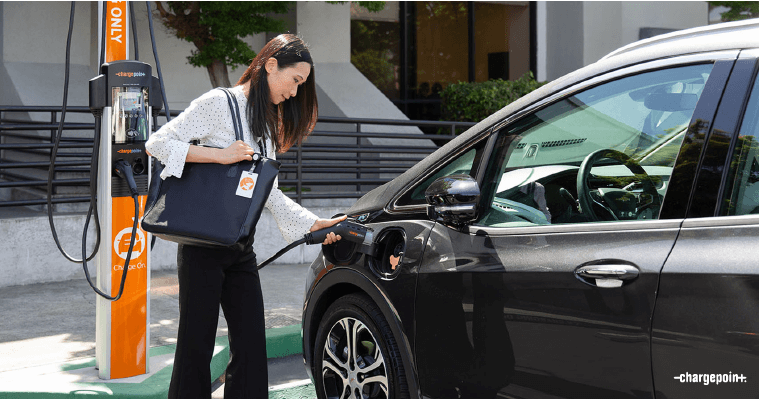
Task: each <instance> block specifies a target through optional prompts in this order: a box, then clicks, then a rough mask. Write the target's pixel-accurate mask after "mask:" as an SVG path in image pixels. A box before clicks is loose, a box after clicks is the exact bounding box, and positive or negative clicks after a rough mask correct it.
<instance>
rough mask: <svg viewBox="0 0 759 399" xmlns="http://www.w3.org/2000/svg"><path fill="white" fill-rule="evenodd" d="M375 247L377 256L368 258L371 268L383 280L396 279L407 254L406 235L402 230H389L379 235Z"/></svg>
mask: <svg viewBox="0 0 759 399" xmlns="http://www.w3.org/2000/svg"><path fill="white" fill-rule="evenodd" d="M375 245H376V252H375V253H376V255H375V256H371V257H368V262H369V268H370V269H371V270H372V272H374V273H375V274H376V275H377V276H378V277H379V278H381V279H385V280H392V279H394V278H396V277H397V276H398V274H400V272H401V265H402V264H403V256H404V254H405V252H406V233H405V232H404V231H403V229H401V228H392V227H391V228H387V229H385V230H382V231H381V232H380V233H379V234H378V235H377V238H376V239H375Z"/></svg>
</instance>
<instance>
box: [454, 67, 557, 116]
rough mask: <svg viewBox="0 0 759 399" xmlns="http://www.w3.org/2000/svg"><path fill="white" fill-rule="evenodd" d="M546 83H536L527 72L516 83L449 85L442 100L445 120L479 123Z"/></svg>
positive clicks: (511, 81) (512, 81) (500, 81)
mask: <svg viewBox="0 0 759 399" xmlns="http://www.w3.org/2000/svg"><path fill="white" fill-rule="evenodd" d="M545 83H546V82H537V81H536V80H535V79H534V78H533V76H532V72H528V73H526V74H524V75H522V77H520V78H519V79H517V80H502V79H495V80H488V81H486V82H472V83H469V82H459V83H454V84H451V85H448V86H447V87H446V88H445V89H443V91H442V92H440V95H441V97H442V99H443V108H442V118H443V120H445V121H458V122H479V121H481V120H483V119H485V118H486V117H488V116H490V115H491V114H493V113H494V112H496V111H498V110H500V109H501V108H503V107H505V106H506V105H508V104H510V103H512V102H514V101H515V100H517V99H518V98H520V97H522V96H524V95H525V94H527V93H529V92H531V91H533V90H535V89H537V88H538V87H540V86H542V85H544V84H545Z"/></svg>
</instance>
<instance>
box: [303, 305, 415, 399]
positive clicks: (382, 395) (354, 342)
mask: <svg viewBox="0 0 759 399" xmlns="http://www.w3.org/2000/svg"><path fill="white" fill-rule="evenodd" d="M313 359H314V380H315V382H316V393H317V395H318V397H319V398H320V399H327V398H329V399H349V398H353V399H375V398H376V399H390V398H408V397H409V395H408V386H407V384H406V376H405V374H404V372H403V365H402V363H401V357H400V352H399V350H398V346H397V344H396V342H395V339H394V338H393V334H392V332H391V331H390V326H389V325H388V324H387V321H386V320H385V318H384V317H383V316H382V312H381V311H380V309H379V308H378V307H377V305H376V304H375V303H374V302H372V301H371V300H370V299H369V298H367V297H366V296H364V295H358V294H351V295H347V296H344V297H342V298H340V299H338V300H337V301H335V302H334V303H333V304H332V305H331V306H330V307H329V309H327V312H326V313H325V314H324V317H323V318H322V321H321V323H320V324H319V330H318V331H317V333H316V343H315V345H314V356H313Z"/></svg>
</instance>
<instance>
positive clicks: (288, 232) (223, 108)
mask: <svg viewBox="0 0 759 399" xmlns="http://www.w3.org/2000/svg"><path fill="white" fill-rule="evenodd" d="M231 91H232V93H233V94H234V95H235V97H236V98H237V103H238V105H239V108H240V117H241V118H242V119H243V123H242V125H243V141H245V142H246V143H248V145H250V146H251V147H253V148H254V149H255V151H256V152H260V149H259V146H258V144H257V143H255V142H254V140H253V136H252V135H251V133H250V128H249V127H248V124H247V122H246V121H245V117H246V115H245V109H246V107H247V104H248V99H247V98H246V97H245V93H243V89H242V86H235V87H233V88H232V89H231ZM232 123H233V119H232V113H231V112H230V109H229V104H228V102H227V97H226V95H225V94H224V93H223V92H222V91H221V90H218V89H214V90H211V91H209V92H207V93H205V94H203V95H202V96H200V97H198V98H197V99H195V100H194V101H193V102H192V103H190V106H189V107H187V109H185V110H184V111H183V112H182V113H181V114H179V115H178V116H177V117H176V118H174V119H172V120H171V121H169V122H168V123H166V124H165V125H163V127H161V129H159V130H158V131H157V132H155V133H153V134H152V135H151V136H150V138H149V139H148V141H147V143H145V147H146V148H147V150H148V152H150V154H151V155H152V156H154V157H155V158H156V159H158V160H159V161H161V163H162V164H164V165H165V169H164V170H163V172H162V173H161V178H162V179H166V178H167V177H169V176H175V177H177V178H181V177H182V170H183V169H184V164H185V159H186V158H187V151H188V150H189V148H190V142H192V141H194V140H197V141H198V144H199V145H202V146H208V147H217V148H226V147H228V146H230V145H231V144H232V143H234V142H235V130H234V126H233V125H232ZM265 148H266V152H267V154H265V156H266V157H268V158H271V159H276V153H275V151H274V144H273V143H272V142H271V140H268V139H267V141H266V145H265ZM266 208H267V209H269V211H270V212H271V213H272V215H273V216H274V220H275V221H276V222H277V227H279V231H280V232H281V233H282V236H283V237H284V238H285V240H287V242H288V243H291V242H293V241H295V240H298V239H300V238H302V237H303V235H304V234H306V233H308V230H309V229H310V228H311V226H312V225H313V224H314V221H316V220H317V219H318V216H316V215H314V214H313V213H312V212H310V211H309V210H307V209H305V208H303V207H302V206H300V205H298V204H297V203H296V202H295V201H293V200H291V199H290V198H289V197H287V196H286V195H285V194H284V193H283V192H282V191H281V190H279V189H278V179H274V186H273V188H272V190H271V194H270V195H269V199H268V201H267V202H266Z"/></svg>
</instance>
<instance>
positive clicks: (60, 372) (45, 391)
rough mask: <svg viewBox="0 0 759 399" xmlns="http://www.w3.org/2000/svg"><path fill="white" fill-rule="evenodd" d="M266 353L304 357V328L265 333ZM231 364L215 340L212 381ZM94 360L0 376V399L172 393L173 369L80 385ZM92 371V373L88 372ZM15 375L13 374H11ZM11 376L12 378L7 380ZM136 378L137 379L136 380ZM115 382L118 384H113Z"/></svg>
mask: <svg viewBox="0 0 759 399" xmlns="http://www.w3.org/2000/svg"><path fill="white" fill-rule="evenodd" d="M175 350H176V346H175V345H166V346H159V347H154V348H150V351H149V355H150V358H151V359H152V358H154V357H162V359H165V358H167V357H170V358H173V353H174V351H175ZM266 351H267V354H268V357H269V358H278V357H284V356H289V355H293V354H297V353H302V345H301V326H300V325H299V324H296V325H293V326H288V327H281V328H272V329H268V330H266ZM228 361H229V340H228V338H227V337H226V336H222V337H217V338H216V346H215V348H214V355H213V359H212V360H211V379H212V381H215V380H216V379H217V378H219V376H221V375H222V373H223V372H224V370H225V369H226V366H227V362H228ZM94 367H95V359H88V360H85V361H77V362H69V363H65V364H62V365H59V366H57V368H56V370H53V371H52V372H51V371H50V367H49V366H47V367H46V366H43V367H39V368H35V367H32V368H29V369H24V370H13V371H9V372H5V373H0V381H2V384H0V399H57V398H70V397H75V396H84V395H87V396H108V397H111V398H140V399H153V398H155V399H159V398H160V399H165V398H166V396H167V392H168V389H169V381H170V379H171V371H172V368H171V367H168V366H165V367H162V368H161V369H160V370H158V371H156V372H155V373H153V374H152V375H150V376H149V377H147V378H146V379H144V380H142V381H141V382H139V383H125V382H99V381H102V380H98V382H77V379H80V380H81V378H80V377H81V376H83V375H89V376H90V378H91V376H92V375H95V376H96V375H97V372H96V371H95V369H94ZM86 369H91V370H86ZM11 373H12V374H11ZM9 376H11V377H12V378H8V377H9ZM133 378H135V377H133ZM113 381H116V380H113ZM269 397H270V398H277V399H289V398H294V399H301V398H315V397H316V394H315V393H314V391H313V385H311V384H308V385H304V386H299V387H292V388H287V389H284V390H281V391H270V392H269Z"/></svg>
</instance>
